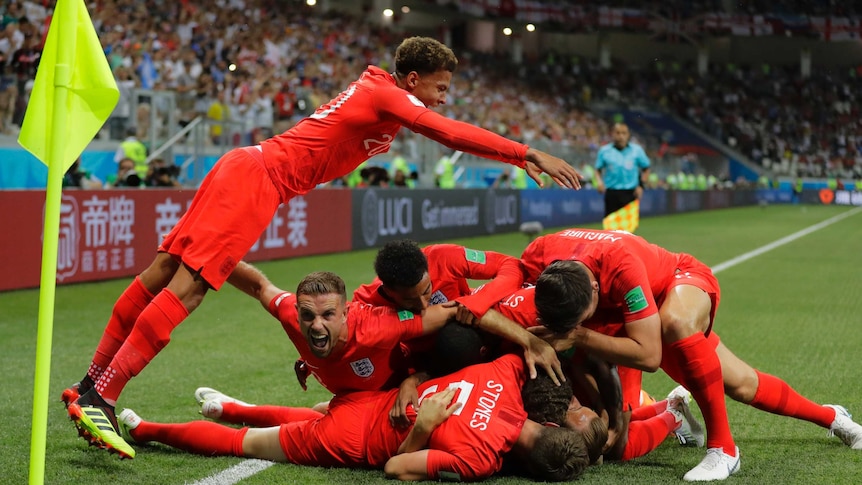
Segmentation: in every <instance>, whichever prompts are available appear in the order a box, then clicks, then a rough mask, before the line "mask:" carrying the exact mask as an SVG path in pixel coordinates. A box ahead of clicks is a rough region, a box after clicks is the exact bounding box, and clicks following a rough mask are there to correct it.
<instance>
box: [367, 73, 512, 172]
mask: <svg viewBox="0 0 862 485" xmlns="http://www.w3.org/2000/svg"><path fill="white" fill-rule="evenodd" d="M398 91H401V92H403V93H404V94H405V95H404V96H401V95H400V93H399V94H398V95H393V94H392V93H393V92H394V90H382V89H379V90H378V93H379V94H381V95H382V96H377V97H375V100H374V101H375V107H376V108H377V111H378V113H379V114H380V117H381V118H383V119H391V120H393V121H397V122H398V123H401V124H402V125H404V126H406V127H407V128H409V129H410V130H411V131H415V132H416V133H419V134H420V135H425V136H427V137H428V138H430V139H432V140H434V141H436V142H439V143H442V144H444V145H446V146H447V147H449V148H452V149H454V150H461V151H463V152H467V153H470V154H473V155H476V156H479V157H482V158H489V159H491V160H499V161H501V162H506V163H509V164H512V165H514V166H516V167H520V168H524V165H525V160H524V157H525V156H526V154H527V145H524V144H523V143H518V142H515V141H512V140H509V139H508V138H504V137H502V136H500V135H497V134H495V133H492V132H490V131H488V130H485V129H483V128H479V127H478V126H473V125H471V124H469V123H464V122H462V121H457V120H453V119H450V118H446V117H445V116H443V115H441V114H439V113H436V112H434V111H432V110H430V109H428V108H425V107H424V105H423V104H422V102H421V101H419V100H418V99H416V98H415V97H413V95H411V94H409V93H407V92H406V91H403V90H401V89H400V88H399V89H398ZM417 103H418V104H417ZM417 107H419V108H422V109H417ZM417 113H418V114H417Z"/></svg>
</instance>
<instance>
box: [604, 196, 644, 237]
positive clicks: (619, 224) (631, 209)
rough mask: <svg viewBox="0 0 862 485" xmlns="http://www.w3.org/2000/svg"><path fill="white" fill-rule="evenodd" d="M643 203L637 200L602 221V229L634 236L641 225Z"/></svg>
mask: <svg viewBox="0 0 862 485" xmlns="http://www.w3.org/2000/svg"><path fill="white" fill-rule="evenodd" d="M640 212H641V202H640V200H639V199H635V200H633V201H631V202H629V203H628V204H626V205H625V206H623V207H622V208H620V209H617V210H616V211H614V212H611V213H610V214H608V216H607V217H605V218H604V219H602V229H605V230H623V231H626V232H630V233H632V234H634V232H635V231H636V230H637V228H638V224H639V223H640Z"/></svg>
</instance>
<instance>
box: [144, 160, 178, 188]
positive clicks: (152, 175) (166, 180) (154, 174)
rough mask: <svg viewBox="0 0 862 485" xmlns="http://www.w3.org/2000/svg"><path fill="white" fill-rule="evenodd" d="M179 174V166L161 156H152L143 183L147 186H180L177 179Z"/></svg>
mask: <svg viewBox="0 0 862 485" xmlns="http://www.w3.org/2000/svg"><path fill="white" fill-rule="evenodd" d="M179 175H180V167H177V166H176V165H174V164H173V163H168V162H166V161H165V160H163V159H161V158H154V159H152V160H151V161H150V168H149V170H148V171H147V176H146V178H145V179H144V184H145V185H146V186H147V187H182V184H180V181H179V180H178V179H177V177H178V176H179Z"/></svg>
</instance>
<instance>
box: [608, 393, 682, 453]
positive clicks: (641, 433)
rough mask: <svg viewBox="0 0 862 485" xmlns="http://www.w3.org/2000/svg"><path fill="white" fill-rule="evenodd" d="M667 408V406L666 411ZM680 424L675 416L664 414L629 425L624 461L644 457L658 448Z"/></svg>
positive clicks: (632, 422)
mask: <svg viewBox="0 0 862 485" xmlns="http://www.w3.org/2000/svg"><path fill="white" fill-rule="evenodd" d="M666 408H667V406H665V409H666ZM677 427H679V423H677V422H676V418H674V416H673V414H671V413H668V412H662V413H660V414H657V415H655V416H653V417H651V418H649V419H645V420H642V421H634V420H632V421H631V422H630V423H629V436H628V442H627V443H626V447H625V449H624V450H623V456H622V458H620V460H622V461H626V460H632V459H634V458H637V457H639V456H644V455H646V454H647V453H649V452H650V451H652V450H654V449H656V448H658V446H659V445H660V444H661V443H662V442H663V441H664V440H665V438H667V436H668V435H669V434H670V433H671V432H673V430H675V429H676V428H677Z"/></svg>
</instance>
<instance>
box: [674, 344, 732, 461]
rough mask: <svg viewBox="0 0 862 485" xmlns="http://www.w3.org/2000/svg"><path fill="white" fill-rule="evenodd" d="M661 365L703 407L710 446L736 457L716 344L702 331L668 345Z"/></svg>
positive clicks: (707, 440)
mask: <svg viewBox="0 0 862 485" xmlns="http://www.w3.org/2000/svg"><path fill="white" fill-rule="evenodd" d="M661 367H662V369H664V371H665V372H666V373H667V375H669V376H670V377H671V378H672V379H673V380H675V381H676V382H679V383H680V384H682V385H683V386H685V388H686V389H688V390H689V392H691V395H692V397H693V398H694V400H695V402H697V405H698V406H699V407H700V411H701V413H703V420H704V424H705V425H706V445H707V447H708V448H723V449H724V452H725V453H726V454H728V455H730V456H736V445H735V443H734V441H733V435H731V433H730V424H729V423H728V420H727V406H726V404H725V402H724V378H723V377H722V374H721V363H720V362H719V360H718V355H717V354H716V353H715V346H714V345H711V344H710V343H709V342H708V341H707V339H706V337H705V336H704V335H703V334H702V333H696V334H694V335H692V336H690V337H686V338H684V339H681V340H678V341H676V342H673V343H671V344H669V345H668V344H665V345H664V349H663V357H662V365H661Z"/></svg>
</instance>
